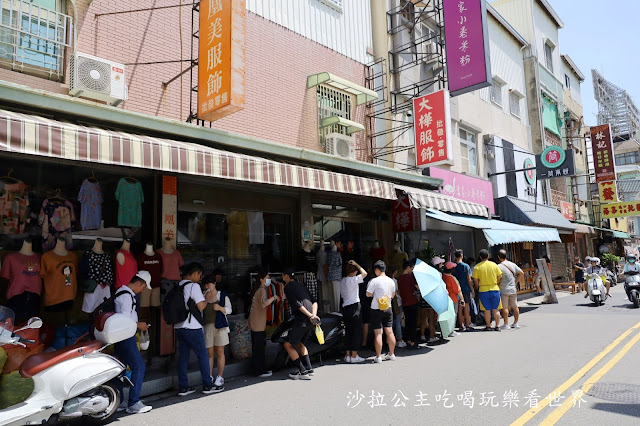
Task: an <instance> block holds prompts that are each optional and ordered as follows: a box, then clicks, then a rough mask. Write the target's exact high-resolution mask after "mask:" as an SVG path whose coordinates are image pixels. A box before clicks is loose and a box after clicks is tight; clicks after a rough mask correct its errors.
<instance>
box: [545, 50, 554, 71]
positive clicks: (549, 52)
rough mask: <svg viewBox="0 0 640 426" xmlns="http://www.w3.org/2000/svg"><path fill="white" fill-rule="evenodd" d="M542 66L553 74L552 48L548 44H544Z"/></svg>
mask: <svg viewBox="0 0 640 426" xmlns="http://www.w3.org/2000/svg"><path fill="white" fill-rule="evenodd" d="M544 64H545V66H546V67H547V69H548V70H549V71H551V72H553V48H552V47H551V45H550V44H549V43H545V44H544Z"/></svg>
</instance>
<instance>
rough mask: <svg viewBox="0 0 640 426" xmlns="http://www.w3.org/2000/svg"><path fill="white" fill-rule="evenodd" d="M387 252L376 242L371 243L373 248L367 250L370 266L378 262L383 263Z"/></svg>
mask: <svg viewBox="0 0 640 426" xmlns="http://www.w3.org/2000/svg"><path fill="white" fill-rule="evenodd" d="M386 254H387V251H386V250H385V249H384V247H382V246H381V245H380V242H379V241H378V240H375V241H374V242H373V246H371V248H370V249H369V257H370V258H371V264H374V263H376V262H377V261H378V260H382V261H384V260H385V259H384V258H385V255H386Z"/></svg>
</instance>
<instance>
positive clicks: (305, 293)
mask: <svg viewBox="0 0 640 426" xmlns="http://www.w3.org/2000/svg"><path fill="white" fill-rule="evenodd" d="M293 274H294V271H293V268H285V270H284V271H283V273H282V281H284V284H285V287H284V294H285V296H286V298H287V301H288V302H289V306H291V311H292V312H293V316H294V322H293V326H292V327H291V329H290V330H289V334H287V337H286V340H285V342H284V348H285V349H286V351H287V353H288V354H289V358H291V361H292V362H293V363H294V364H295V365H296V367H298V370H297V371H292V372H291V373H289V377H290V378H292V379H293V380H298V379H303V380H309V379H310V376H313V375H314V371H313V367H312V366H311V360H310V359H309V351H308V350H307V347H306V346H305V345H304V342H305V340H306V338H307V335H308V334H309V332H310V331H311V329H312V328H313V326H314V325H318V324H320V318H318V315H317V314H318V302H317V301H316V300H315V299H313V297H312V296H311V294H309V290H307V288H306V287H305V286H303V285H302V284H300V283H299V282H298V281H297V280H296V279H295V278H294V276H293ZM303 360H304V363H303V362H302V361H303Z"/></svg>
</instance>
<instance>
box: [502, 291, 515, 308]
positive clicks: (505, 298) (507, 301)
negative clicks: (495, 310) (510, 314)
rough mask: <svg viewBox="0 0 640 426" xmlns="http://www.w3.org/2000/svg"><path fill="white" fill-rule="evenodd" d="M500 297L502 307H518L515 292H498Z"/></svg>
mask: <svg viewBox="0 0 640 426" xmlns="http://www.w3.org/2000/svg"><path fill="white" fill-rule="evenodd" d="M500 299H501V300H502V309H509V308H514V309H515V308H517V307H518V295H517V294H500Z"/></svg>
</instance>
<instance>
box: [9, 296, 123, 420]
mask: <svg viewBox="0 0 640 426" xmlns="http://www.w3.org/2000/svg"><path fill="white" fill-rule="evenodd" d="M14 320H15V315H14V313H13V311H12V310H11V309H8V308H6V307H4V306H0V344H7V343H9V344H13V345H19V346H25V343H33V341H29V340H26V339H23V338H22V337H20V336H18V335H16V332H19V331H21V330H24V329H27V328H40V327H41V326H42V320H40V319H39V318H32V319H31V320H30V321H29V323H28V325H27V326H26V327H25V328H23V329H20V330H16V331H15V332H12V331H11V330H12V329H13V323H14ZM94 333H95V336H96V339H98V340H88V341H83V342H79V343H76V344H74V345H72V346H67V347H65V348H62V349H60V350H57V351H55V352H51V353H42V354H38V355H32V356H30V357H28V358H26V359H25V360H24V361H23V362H22V365H21V366H20V374H21V375H22V377H25V378H33V381H34V390H33V393H32V394H31V396H29V398H27V399H26V400H25V401H23V402H21V403H19V404H16V405H13V406H11V407H8V408H6V409H4V410H0V424H1V425H24V424H27V425H33V424H43V423H47V424H50V423H55V422H56V421H64V420H69V419H76V418H80V417H82V416H87V420H88V421H93V422H104V421H105V420H107V419H108V418H109V417H111V416H112V415H113V414H115V413H116V411H117V410H118V405H119V404H120V392H119V390H118V387H119V383H118V382H120V386H126V387H130V386H132V385H133V384H132V383H131V381H130V380H129V379H128V378H127V377H126V376H125V375H124V371H125V366H124V365H122V363H120V362H119V361H118V360H117V359H115V358H114V357H112V356H110V355H106V354H103V353H102V350H103V349H105V348H106V347H107V346H109V345H110V344H113V343H116V342H120V341H123V340H125V339H128V338H130V337H132V336H134V335H135V333H136V323H135V322H134V321H133V320H132V319H131V318H130V317H128V316H127V315H122V314H115V313H112V312H109V313H104V314H102V315H101V316H100V317H98V319H97V324H96V327H95V331H94Z"/></svg>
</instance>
